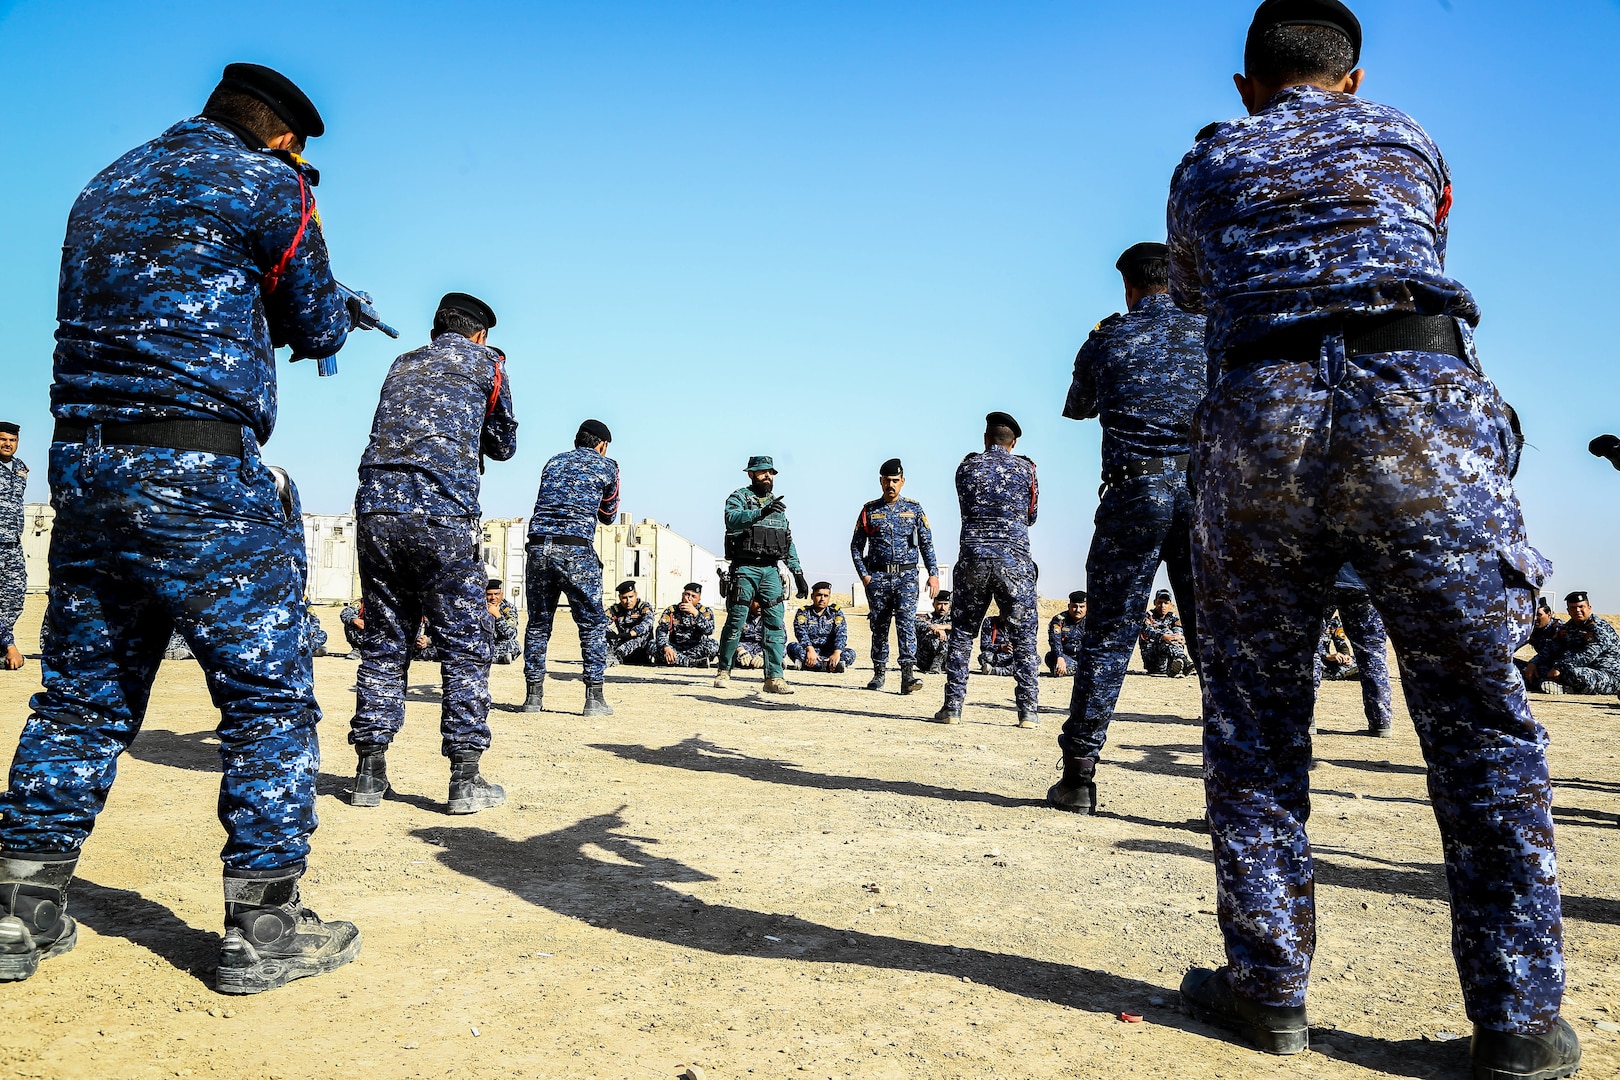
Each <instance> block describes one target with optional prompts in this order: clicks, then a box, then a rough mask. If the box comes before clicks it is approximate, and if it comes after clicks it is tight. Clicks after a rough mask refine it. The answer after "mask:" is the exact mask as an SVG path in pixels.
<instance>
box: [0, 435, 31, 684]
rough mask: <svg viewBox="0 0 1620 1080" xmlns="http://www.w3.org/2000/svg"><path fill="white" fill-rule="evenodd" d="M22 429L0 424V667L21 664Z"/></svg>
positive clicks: (24, 590)
mask: <svg viewBox="0 0 1620 1080" xmlns="http://www.w3.org/2000/svg"><path fill="white" fill-rule="evenodd" d="M21 432H22V429H21V428H20V427H18V426H17V425H16V424H13V423H9V422H7V423H0V651H3V652H4V654H5V655H4V657H3V658H0V670H5V671H16V670H17V669H18V668H20V667H22V666H23V654H22V652H21V651H20V650H19V649H18V648H17V638H16V636H15V633H14V631H15V629H16V626H17V617H18V616H20V615H21V614H22V609H23V600H24V599H25V598H26V597H27V595H28V563H27V560H25V559H24V558H23V549H22V531H23V495H24V493H25V492H26V491H27V490H28V466H27V464H25V463H24V462H23V459H22V458H20V457H18V456H17V437H18V435H19V434H21Z"/></svg>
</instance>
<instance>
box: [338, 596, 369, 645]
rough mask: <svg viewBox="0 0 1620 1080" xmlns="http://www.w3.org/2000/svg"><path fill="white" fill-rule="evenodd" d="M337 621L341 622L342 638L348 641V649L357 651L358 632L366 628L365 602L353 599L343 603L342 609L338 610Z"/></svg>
mask: <svg viewBox="0 0 1620 1080" xmlns="http://www.w3.org/2000/svg"><path fill="white" fill-rule="evenodd" d="M338 622H340V623H342V624H343V640H345V641H347V642H348V643H349V651H350V652H351V653H355V652H359V651H360V634H361V632H362V631H364V630H365V628H366V602H365V601H364V600H355V601H353V602H352V603H348V604H344V605H343V610H342V611H340V612H338Z"/></svg>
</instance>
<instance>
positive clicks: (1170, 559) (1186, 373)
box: [1046, 243, 1208, 814]
mask: <svg viewBox="0 0 1620 1080" xmlns="http://www.w3.org/2000/svg"><path fill="white" fill-rule="evenodd" d="M1167 251H1168V249H1167V248H1166V247H1165V245H1163V244H1154V243H1144V244H1136V245H1133V246H1132V247H1130V248H1127V249H1126V251H1125V253H1124V254H1123V255H1121V256H1120V257H1119V260H1118V261H1117V262H1116V263H1115V264H1114V267H1115V269H1117V270H1118V271H1119V274H1120V278H1121V279H1122V280H1123V282H1124V285H1125V309H1126V313H1125V314H1124V315H1110V316H1109V317H1108V318H1106V319H1104V320H1103V321H1102V322H1100V323H1098V324H1097V328H1096V329H1095V330H1093V331H1092V332H1091V336H1090V337H1088V338H1087V339H1086V343H1085V344H1084V345H1082V346H1081V347H1080V353H1079V355H1078V356H1076V357H1075V358H1074V381H1073V382H1072V383H1071V384H1070V386H1069V396H1068V399H1067V400H1066V401H1065V402H1064V403H1063V415H1064V416H1066V417H1068V418H1069V419H1071V420H1086V419H1089V418H1090V417H1093V416H1095V417H1097V420H1098V422H1099V423H1100V424H1101V426H1102V480H1103V490H1102V499H1101V501H1100V502H1099V503H1098V504H1097V517H1096V522H1095V526H1094V528H1093V531H1092V534H1091V551H1090V553H1089V554H1088V555H1087V556H1086V586H1087V589H1088V590H1089V592H1090V596H1091V599H1090V601H1089V603H1088V605H1087V606H1088V608H1089V612H1088V614H1089V617H1088V618H1087V619H1086V628H1085V632H1084V633H1083V635H1082V636H1081V646H1080V654H1079V656H1078V658H1077V663H1076V664H1075V677H1074V684H1073V686H1072V687H1071V688H1070V696H1069V718H1068V719H1067V720H1065V721H1064V723H1063V733H1062V734H1061V735H1059V736H1058V747H1059V748H1060V750H1061V751H1062V754H1063V776H1062V778H1061V779H1060V780H1058V782H1057V783H1056V784H1054V785H1053V786H1052V788H1051V790H1050V791H1048V792H1047V796H1046V798H1047V801H1048V802H1049V803H1051V805H1053V806H1055V807H1057V808H1058V809H1059V810H1071V811H1075V812H1077V813H1082V814H1089V813H1092V812H1094V810H1095V809H1096V805H1097V787H1096V783H1095V777H1096V771H1097V761H1098V759H1099V758H1100V757H1101V756H1102V748H1103V743H1104V742H1105V741H1106V740H1107V738H1108V724H1109V722H1110V721H1111V720H1112V719H1113V717H1114V706H1115V704H1116V703H1117V702H1118V701H1119V691H1120V687H1122V686H1123V685H1124V683H1125V668H1126V667H1127V666H1128V665H1129V664H1130V662H1131V649H1132V647H1133V646H1134V645H1135V643H1136V637H1137V632H1138V631H1139V630H1141V628H1142V612H1143V611H1145V610H1146V609H1147V605H1148V594H1149V592H1151V591H1152V589H1153V576H1154V574H1156V573H1158V570H1159V564H1160V563H1161V562H1162V563H1164V564H1165V567H1166V569H1167V570H1168V571H1169V576H1170V584H1171V586H1172V587H1173V588H1174V589H1175V591H1176V600H1177V601H1178V602H1179V603H1180V606H1181V610H1182V612H1183V613H1184V615H1185V617H1186V620H1187V641H1188V643H1189V649H1191V648H1193V647H1194V646H1193V642H1194V641H1195V637H1194V635H1195V633H1196V620H1195V618H1194V610H1193V603H1192V599H1193V596H1192V556H1191V551H1190V548H1189V544H1190V541H1191V528H1192V494H1191V493H1190V492H1189V491H1188V490H1187V450H1188V441H1187V429H1188V428H1189V427H1190V426H1191V424H1192V414H1193V409H1194V408H1195V407H1196V406H1197V405H1198V401H1199V399H1200V398H1202V397H1203V396H1204V390H1205V388H1206V385H1207V381H1208V380H1207V376H1206V374H1205V369H1206V367H1207V366H1208V356H1207V354H1206V353H1205V351H1204V319H1203V316H1201V315H1189V314H1187V313H1186V312H1184V311H1180V310H1178V309H1177V308H1176V306H1175V304H1173V303H1172V302H1171V300H1170V296H1169V287H1170V286H1169V279H1170V269H1169V264H1168V263H1167V262H1166V255H1167Z"/></svg>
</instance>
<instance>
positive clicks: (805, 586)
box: [793, 570, 810, 600]
mask: <svg viewBox="0 0 1620 1080" xmlns="http://www.w3.org/2000/svg"><path fill="white" fill-rule="evenodd" d="M793 595H794V596H796V597H798V598H799V599H800V600H803V599H804V598H805V597H807V596H809V595H810V583H809V582H808V581H806V580H804V571H803V570H795V571H793Z"/></svg>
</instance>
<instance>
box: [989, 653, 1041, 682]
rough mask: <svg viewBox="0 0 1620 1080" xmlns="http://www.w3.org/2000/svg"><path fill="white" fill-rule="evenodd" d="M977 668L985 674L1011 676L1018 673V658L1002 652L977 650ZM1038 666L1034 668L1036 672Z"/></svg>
mask: <svg viewBox="0 0 1620 1080" xmlns="http://www.w3.org/2000/svg"><path fill="white" fill-rule="evenodd" d="M979 670H980V671H981V672H983V673H984V674H986V675H999V676H1001V677H1002V678H1004V679H1006V678H1012V677H1013V676H1014V675H1016V674H1017V673H1018V658H1017V657H1016V656H1007V655H1006V654H1004V653H987V652H985V651H984V650H983V649H980V650H979ZM1039 670H1040V669H1039V668H1037V669H1036V671H1037V673H1038V672H1039Z"/></svg>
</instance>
